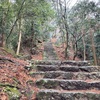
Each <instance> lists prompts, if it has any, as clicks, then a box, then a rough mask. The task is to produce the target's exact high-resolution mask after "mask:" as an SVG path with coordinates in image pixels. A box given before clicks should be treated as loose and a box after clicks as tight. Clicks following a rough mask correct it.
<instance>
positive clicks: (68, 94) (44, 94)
mask: <svg viewBox="0 0 100 100" xmlns="http://www.w3.org/2000/svg"><path fill="white" fill-rule="evenodd" d="M37 100H100V92H98V91H97V92H92V91H57V90H40V91H39V92H38V94H37Z"/></svg>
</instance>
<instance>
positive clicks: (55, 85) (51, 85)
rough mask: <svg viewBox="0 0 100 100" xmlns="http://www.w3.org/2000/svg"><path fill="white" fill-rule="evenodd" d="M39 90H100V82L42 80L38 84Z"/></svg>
mask: <svg viewBox="0 0 100 100" xmlns="http://www.w3.org/2000/svg"><path fill="white" fill-rule="evenodd" d="M36 85H37V86H38V87H39V88H41V89H42V88H43V89H45V88H46V89H61V90H62V89H63V90H88V89H98V90H100V81H91V82H86V81H83V80H61V79H40V80H38V81H37V82H36Z"/></svg>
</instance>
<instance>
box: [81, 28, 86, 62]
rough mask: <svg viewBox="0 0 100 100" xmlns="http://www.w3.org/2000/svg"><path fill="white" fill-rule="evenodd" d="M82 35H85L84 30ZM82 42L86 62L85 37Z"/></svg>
mask: <svg viewBox="0 0 100 100" xmlns="http://www.w3.org/2000/svg"><path fill="white" fill-rule="evenodd" d="M82 35H84V30H83V29H82ZM82 42H83V47H84V54H83V55H84V56H83V58H84V61H85V60H86V47H85V39H84V36H83V37H82Z"/></svg>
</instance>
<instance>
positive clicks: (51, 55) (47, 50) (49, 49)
mask: <svg viewBox="0 0 100 100" xmlns="http://www.w3.org/2000/svg"><path fill="white" fill-rule="evenodd" d="M44 60H58V57H57V54H56V52H55V50H54V48H53V46H52V43H51V42H47V43H45V44H44Z"/></svg>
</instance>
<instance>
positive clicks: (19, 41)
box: [16, 19, 22, 55]
mask: <svg viewBox="0 0 100 100" xmlns="http://www.w3.org/2000/svg"><path fill="white" fill-rule="evenodd" d="M21 38H22V32H21V19H20V20H19V39H18V46H17V52H16V55H19V52H20V45H21Z"/></svg>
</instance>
